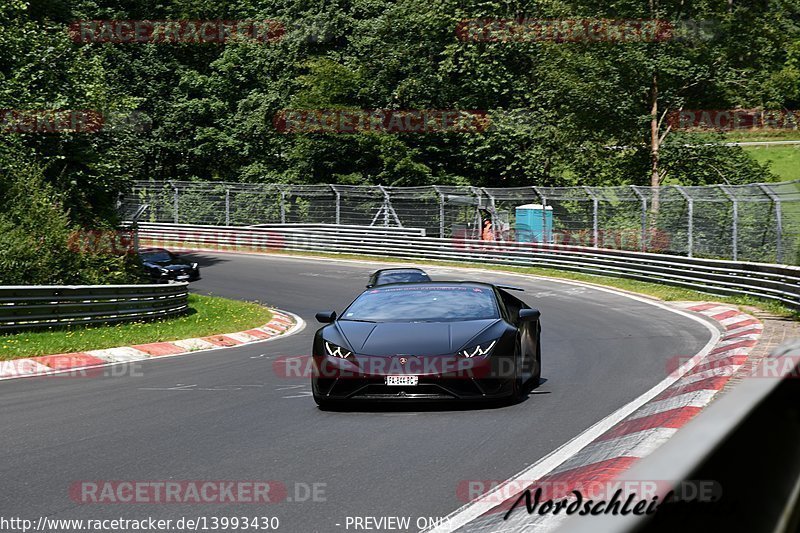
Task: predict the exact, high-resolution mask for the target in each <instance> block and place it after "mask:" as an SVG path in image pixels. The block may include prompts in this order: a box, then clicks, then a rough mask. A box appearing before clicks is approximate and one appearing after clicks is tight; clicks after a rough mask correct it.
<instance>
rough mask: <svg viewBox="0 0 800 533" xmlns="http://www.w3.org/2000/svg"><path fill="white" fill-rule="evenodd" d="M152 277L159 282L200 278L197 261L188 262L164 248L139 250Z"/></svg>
mask: <svg viewBox="0 0 800 533" xmlns="http://www.w3.org/2000/svg"><path fill="white" fill-rule="evenodd" d="M139 258H140V259H141V260H142V264H143V265H144V268H145V270H146V271H147V273H148V275H149V276H150V279H152V280H153V281H157V282H162V281H163V282H168V281H196V280H198V279H200V267H198V266H197V263H187V262H186V261H184V260H182V259H181V258H179V257H178V256H176V255H175V254H173V253H172V252H169V251H167V250H165V249H163V248H146V249H143V250H141V251H140V252H139Z"/></svg>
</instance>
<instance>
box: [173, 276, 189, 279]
mask: <svg viewBox="0 0 800 533" xmlns="http://www.w3.org/2000/svg"><path fill="white" fill-rule="evenodd" d="M175 279H189V276H176V277H175Z"/></svg>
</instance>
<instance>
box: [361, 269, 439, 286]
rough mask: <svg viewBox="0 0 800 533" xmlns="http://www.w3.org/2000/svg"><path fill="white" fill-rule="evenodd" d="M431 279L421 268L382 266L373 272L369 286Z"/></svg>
mask: <svg viewBox="0 0 800 533" xmlns="http://www.w3.org/2000/svg"><path fill="white" fill-rule="evenodd" d="M430 280H431V278H430V277H429V276H428V274H426V273H425V271H424V270H422V269H419V268H382V269H381V270H376V271H375V272H373V273H372V275H371V276H370V277H369V282H368V283H367V288H368V289H369V288H370V287H376V286H378V285H388V284H389V283H418V282H423V281H430Z"/></svg>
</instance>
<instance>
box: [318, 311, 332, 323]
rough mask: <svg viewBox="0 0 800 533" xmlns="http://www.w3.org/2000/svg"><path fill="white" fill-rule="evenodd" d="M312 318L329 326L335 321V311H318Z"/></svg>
mask: <svg viewBox="0 0 800 533" xmlns="http://www.w3.org/2000/svg"><path fill="white" fill-rule="evenodd" d="M314 317H315V318H316V319H317V322H319V323H321V324H330V323H331V322H333V321H334V320H336V311H320V312H319V313H317V314H316V315H314Z"/></svg>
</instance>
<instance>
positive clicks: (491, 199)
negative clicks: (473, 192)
mask: <svg viewBox="0 0 800 533" xmlns="http://www.w3.org/2000/svg"><path fill="white" fill-rule="evenodd" d="M480 190H481V191H482V192H483V193H484V194H486V196H488V197H489V205H490V206H491V207H490V209H489V216H490V217H492V235H493V236H494V240H497V222H496V220H495V218H494V214H495V212H496V209H495V201H494V196H493V195H492V194H491V193H490V192H489V191H487V190H486V187H481V189H480ZM482 234H483V226H481V235H482Z"/></svg>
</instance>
